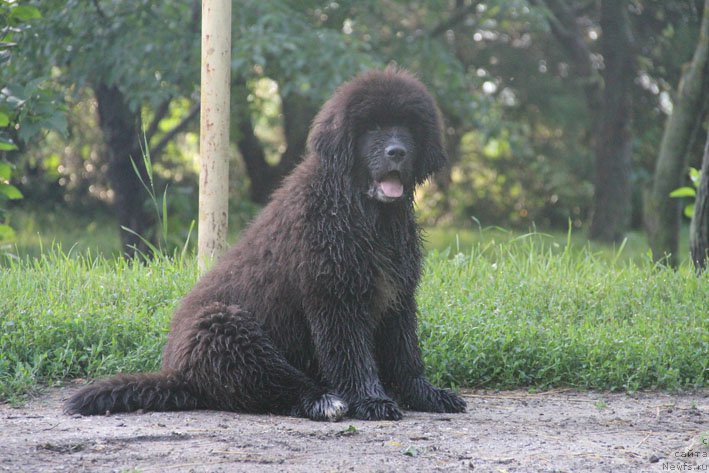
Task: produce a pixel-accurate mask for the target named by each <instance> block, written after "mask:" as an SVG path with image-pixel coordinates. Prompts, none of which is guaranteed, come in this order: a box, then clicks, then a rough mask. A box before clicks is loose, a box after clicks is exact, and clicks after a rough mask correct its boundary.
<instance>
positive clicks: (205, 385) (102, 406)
mask: <svg viewBox="0 0 709 473" xmlns="http://www.w3.org/2000/svg"><path fill="white" fill-rule="evenodd" d="M441 123H442V122H441V118H440V114H439V112H438V109H437V107H436V104H435V102H434V100H433V98H432V97H431V95H430V94H429V93H428V91H427V90H426V88H425V87H424V86H423V85H422V84H421V83H420V82H419V81H418V80H416V79H415V78H414V77H413V76H412V75H410V74H409V73H407V72H404V71H401V70H395V69H386V70H384V71H374V72H369V73H365V74H363V75H360V76H358V77H356V78H355V79H353V80H352V81H350V82H348V83H346V84H344V85H343V86H341V87H340V88H339V89H338V90H337V91H336V92H335V94H334V96H333V97H332V98H331V99H330V100H329V101H328V102H327V103H326V104H325V105H324V106H323V108H322V110H320V112H319V114H318V115H317V117H316V118H315V121H314V123H313V125H312V129H311V131H310V136H309V138H308V150H307V155H306V157H305V159H304V161H303V162H302V163H301V164H300V165H299V166H298V167H297V168H296V169H295V170H294V172H293V173H292V174H291V175H290V176H289V177H288V178H286V179H285V181H284V183H283V186H282V187H281V188H280V189H278V190H277V191H276V192H275V193H274V195H273V198H272V200H271V202H270V204H268V206H267V207H266V208H265V209H264V210H263V211H262V212H261V214H260V215H259V216H258V218H256V220H255V221H254V222H253V223H252V224H251V226H250V228H249V229H248V231H247V232H246V233H245V234H244V236H243V237H242V238H241V241H240V242H239V244H238V245H236V246H235V247H234V248H232V249H231V250H230V251H229V252H228V253H227V254H226V255H225V256H224V257H222V259H221V261H220V262H219V263H218V264H217V265H216V266H215V267H214V268H213V269H212V270H211V271H210V272H209V273H207V274H206V275H205V276H204V277H203V278H202V279H201V280H200V281H199V282H198V283H197V285H196V286H195V288H194V289H193V290H192V292H190V293H189V294H188V295H187V296H186V297H185V298H184V300H183V301H182V304H181V305H180V307H179V309H178V310H177V312H176V313H175V315H174V318H173V320H172V326H171V331H170V334H169V338H168V343H167V346H166V347H165V352H164V355H163V367H162V370H161V371H160V372H157V373H146V374H135V375H120V376H117V377H114V378H111V379H107V380H103V381H99V382H97V383H95V384H93V385H90V386H87V387H85V388H83V389H82V390H81V391H79V392H78V393H76V394H75V395H74V396H72V397H71V399H69V401H68V403H67V406H66V411H67V412H68V413H79V414H84V415H90V414H104V413H106V412H127V411H135V410H138V409H144V410H155V411H166V410H186V409H220V410H228V411H242V412H271V413H278V414H289V415H294V416H302V417H308V418H310V419H315V420H338V419H340V418H342V417H343V416H344V415H349V416H352V417H355V418H358V419H373V420H380V419H391V420H397V419H400V418H401V415H402V414H401V411H400V408H399V405H401V406H403V407H405V408H408V409H413V410H418V411H430V412H462V411H464V410H465V401H463V400H462V399H461V398H460V397H459V396H457V395H456V394H454V393H452V392H450V391H447V390H444V389H438V388H436V387H434V386H432V385H431V384H430V383H429V382H428V381H426V379H425V378H424V376H423V371H424V367H423V364H422V362H421V353H420V351H419V346H418V339H417V336H416V301H415V299H414V294H415V292H416V286H417V284H418V281H419V275H420V271H421V241H420V236H419V229H418V227H417V225H416V222H415V220H414V213H413V195H414V188H415V186H416V185H417V184H420V183H421V182H423V181H424V180H425V179H426V178H427V177H429V176H430V175H431V173H433V172H434V171H436V170H438V169H439V168H441V167H442V166H443V165H444V164H445V162H446V153H445V151H444V148H443V143H442V136H441ZM394 399H396V401H394ZM397 402H398V404H397Z"/></svg>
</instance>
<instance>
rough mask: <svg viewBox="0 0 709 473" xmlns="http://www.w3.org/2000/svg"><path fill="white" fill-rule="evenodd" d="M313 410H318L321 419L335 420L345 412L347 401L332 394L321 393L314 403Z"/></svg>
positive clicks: (340, 417)
mask: <svg viewBox="0 0 709 473" xmlns="http://www.w3.org/2000/svg"><path fill="white" fill-rule="evenodd" d="M314 407H315V409H313V410H314V411H316V412H317V411H320V414H321V416H322V418H323V419H325V420H330V421H336V420H340V419H342V417H344V415H345V414H347V409H348V406H347V403H346V402H345V401H343V400H342V399H340V398H339V397H337V396H335V395H333V394H325V395H323V396H322V397H321V398H320V399H319V400H318V401H317V402H316V404H315V406H314Z"/></svg>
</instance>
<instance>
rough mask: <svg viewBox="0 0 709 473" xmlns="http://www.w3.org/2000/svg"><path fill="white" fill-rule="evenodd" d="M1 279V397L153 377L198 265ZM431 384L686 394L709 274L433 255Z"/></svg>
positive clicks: (640, 265) (557, 257)
mask: <svg viewBox="0 0 709 473" xmlns="http://www.w3.org/2000/svg"><path fill="white" fill-rule="evenodd" d="M0 271H2V277H1V278H0V294H2V297H1V298H0V399H5V400H13V399H18V398H20V397H22V396H23V395H24V394H26V393H29V392H31V391H32V390H34V389H36V388H37V386H40V385H42V384H53V383H57V382H61V381H62V380H65V379H69V378H75V377H87V376H88V377H94V376H101V375H105V374H109V373H114V372H118V371H148V370H153V369H156V368H157V367H158V366H159V363H160V354H161V351H162V348H163V346H164V343H165V337H166V334H167V330H168V324H169V320H170V317H171V314H172V311H173V309H174V307H175V305H176V304H177V303H178V301H179V299H180V298H181V297H182V296H183V295H184V294H185V293H186V292H187V291H189V289H190V288H191V287H192V285H193V284H194V281H195V280H196V277H197V272H196V266H195V264H194V261H193V260H192V259H189V260H185V261H180V260H170V259H159V260H157V261H155V262H151V263H147V264H139V263H135V264H134V263H128V262H125V261H122V260H105V259H102V258H89V257H66V256H64V255H63V254H62V253H61V252H59V251H54V252H51V253H49V254H46V255H44V256H42V257H40V258H37V259H24V260H21V261H10V262H9V263H7V264H6V266H5V267H4V268H2V269H0ZM418 300H419V309H420V333H421V344H422V348H423V352H424V356H425V360H426V365H427V367H428V370H429V376H430V377H431V378H432V380H434V381H435V382H437V383H439V384H443V385H453V386H485V387H500V388H512V387H520V386H529V387H535V388H541V389H544V388H550V387H554V386H574V387H579V388H600V389H613V390H631V391H632V390H637V389H642V388H658V389H669V390H675V389H685V388H693V387H700V386H707V384H708V381H709V316H708V315H707V309H706V308H707V302H708V301H709V275H704V276H702V277H700V278H698V277H696V276H695V275H694V273H693V271H692V269H691V268H690V267H688V266H683V267H681V268H680V269H679V270H677V271H673V270H668V269H665V268H663V267H659V266H655V265H653V264H652V263H651V262H650V261H649V259H647V258H645V259H640V260H638V261H636V260H623V259H622V257H621V255H618V254H615V255H614V254H613V253H612V252H606V253H603V254H601V255H598V254H594V253H592V252H591V250H590V249H588V248H583V249H574V247H573V245H572V246H569V247H567V246H566V245H565V244H558V243H556V242H555V241H550V240H549V239H548V238H545V237H541V236H539V235H532V236H528V237H522V238H516V239H509V240H508V241H505V242H502V243H498V242H495V243H493V242H492V241H488V242H486V243H476V244H473V245H472V249H471V250H470V252H469V253H466V254H463V253H458V254H456V252H437V251H435V250H432V251H431V252H430V253H429V255H428V257H427V260H426V270H425V275H424V279H423V281H422V285H421V287H420V289H419V293H418Z"/></svg>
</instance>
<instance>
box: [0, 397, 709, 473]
mask: <svg viewBox="0 0 709 473" xmlns="http://www.w3.org/2000/svg"><path fill="white" fill-rule="evenodd" d="M75 389H76V387H67V388H61V389H53V390H50V391H48V392H47V393H46V394H45V395H44V396H42V397H40V398H37V399H34V400H33V401H31V402H30V403H29V404H28V405H26V406H24V407H21V408H14V407H11V406H9V405H0V471H12V472H17V471H27V472H54V471H70V472H78V471H91V472H93V471H141V472H149V471H169V472H173V471H174V472H181V471H194V472H217V471H219V472H221V471H223V472H232V471H235V472H239V471H246V472H257V471H258V472H260V471H279V472H280V471H286V472H308V473H310V472H321V471H322V472H328V471H332V472H339V471H355V472H369V471H381V472H390V471H405V472H414V471H415V472H426V471H444V472H456V471H485V472H487V471H490V472H515V471H520V472H535V471H540V472H565V471H574V472H586V471H594V472H595V471H599V472H601V471H602V472H609V471H614V472H644V471H708V472H709V391H702V392H697V393H693V394H687V395H678V396H672V395H667V394H654V393H653V394H647V393H641V394H635V395H632V396H628V395H624V394H608V393H577V392H573V391H555V392H547V393H539V394H529V393H526V392H523V391H514V392H495V393H493V392H480V391H466V392H464V393H463V394H464V395H465V398H466V400H467V401H468V412H467V413H466V414H457V415H450V414H424V413H417V412H406V413H405V417H404V420H402V421H399V422H365V421H359V420H350V419H345V420H344V421H342V422H338V423H319V422H312V421H308V420H304V419H295V418H289V417H278V416H267V415H245V414H235V413H228V412H214V411H193V412H173V413H144V414H121V415H111V416H101V417H78V416H75V417H71V416H66V415H63V414H62V412H61V405H62V402H63V400H64V399H66V398H67V397H68V395H69V394H70V393H71V392H73V391H74V390H75Z"/></svg>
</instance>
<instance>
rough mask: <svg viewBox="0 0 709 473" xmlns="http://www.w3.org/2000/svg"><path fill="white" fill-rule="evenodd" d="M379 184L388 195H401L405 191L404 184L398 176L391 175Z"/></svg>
mask: <svg viewBox="0 0 709 473" xmlns="http://www.w3.org/2000/svg"><path fill="white" fill-rule="evenodd" d="M379 186H380V187H381V189H382V192H384V195H385V196H387V197H401V195H402V194H403V193H404V186H403V185H402V184H401V181H400V180H399V178H398V177H395V176H391V177H387V178H385V179H384V180H383V181H381V182H380V183H379Z"/></svg>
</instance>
